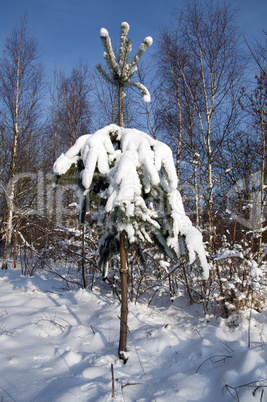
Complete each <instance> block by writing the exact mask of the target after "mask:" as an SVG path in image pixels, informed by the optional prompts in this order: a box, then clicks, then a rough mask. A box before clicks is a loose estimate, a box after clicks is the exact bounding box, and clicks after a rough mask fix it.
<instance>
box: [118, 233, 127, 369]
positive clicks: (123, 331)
mask: <svg viewBox="0 0 267 402" xmlns="http://www.w3.org/2000/svg"><path fill="white" fill-rule="evenodd" d="M120 263H121V269H120V276H121V317H120V342H119V358H120V359H122V360H123V361H124V362H125V363H126V361H127V358H126V357H125V355H124V352H126V348H127V331H128V326H127V320H128V267H127V261H126V249H125V232H124V231H123V232H121V234H120Z"/></svg>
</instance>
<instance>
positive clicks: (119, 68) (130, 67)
mask: <svg viewBox="0 0 267 402" xmlns="http://www.w3.org/2000/svg"><path fill="white" fill-rule="evenodd" d="M129 29H130V25H129V24H128V23H127V22H123V23H122V24H121V33H120V49H119V57H118V61H117V59H116V56H115V53H114V51H113V48H112V44H111V39H110V36H109V33H108V31H107V30H106V29H105V28H101V30H100V37H101V39H102V42H103V45H104V48H105V52H104V59H105V60H106V62H107V65H108V67H109V71H110V74H111V76H109V75H107V74H106V72H105V70H103V68H102V66H101V65H100V64H99V65H98V66H97V69H98V70H99V71H100V72H101V74H102V75H103V76H104V77H105V79H106V80H107V81H110V82H112V83H113V84H114V85H117V84H119V85H121V86H122V87H125V86H135V87H137V88H138V89H139V91H140V92H141V94H142V95H143V100H144V101H145V102H150V93H149V91H148V89H147V88H146V87H145V85H143V84H141V83H140V82H137V81H131V78H132V76H133V74H134V73H135V72H136V71H137V63H138V62H139V60H140V58H141V57H142V55H143V54H144V53H145V51H146V50H147V49H148V48H149V47H150V46H151V45H152V43H153V39H152V38H151V36H147V37H146V38H145V39H144V40H143V42H142V43H141V45H140V46H139V49H138V52H137V53H136V55H135V56H134V57H133V59H132V60H131V62H129V61H128V58H129V53H130V52H131V50H132V44H131V41H130V40H129V39H128V32H129ZM122 96H123V97H124V96H126V94H125V93H124V92H123V94H122Z"/></svg>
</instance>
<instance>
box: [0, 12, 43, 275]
mask: <svg viewBox="0 0 267 402" xmlns="http://www.w3.org/2000/svg"><path fill="white" fill-rule="evenodd" d="M41 89H42V67H41V65H40V64H39V62H38V47H37V42H36V41H35V39H34V38H33V37H32V36H31V34H30V32H29V30H28V27H27V18H26V17H23V18H22V19H21V20H20V22H19V23H18V24H17V26H16V27H15V28H14V29H13V31H12V33H11V34H10V36H9V37H8V38H7V39H6V43H5V46H4V51H3V57H2V59H1V63H0V94H1V100H2V105H1V107H2V111H3V115H2V126H3V136H4V137H5V140H6V141H7V144H8V153H9V161H10V162H9V165H8V179H9V189H8V193H7V194H6V195H7V200H8V202H7V213H6V225H5V252H4V258H3V264H2V268H7V260H8V256H9V251H10V246H11V241H12V233H13V217H14V203H15V197H16V189H15V176H16V174H17V173H18V172H19V170H18V160H19V158H20V152H21V149H22V147H23V146H24V145H25V143H28V144H29V141H28V140H29V136H30V135H33V133H34V132H36V135H37V131H38V121H39V117H40V110H41V109H40V108H39V101H40V97H41Z"/></svg>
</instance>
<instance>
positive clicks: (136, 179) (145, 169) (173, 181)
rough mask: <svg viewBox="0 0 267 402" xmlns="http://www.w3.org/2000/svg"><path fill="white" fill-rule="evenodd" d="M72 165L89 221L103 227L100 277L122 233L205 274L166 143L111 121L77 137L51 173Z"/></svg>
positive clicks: (60, 172)
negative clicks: (155, 246) (92, 212)
mask: <svg viewBox="0 0 267 402" xmlns="http://www.w3.org/2000/svg"><path fill="white" fill-rule="evenodd" d="M73 168H74V169H75V170H76V172H77V174H78V178H79V180H80V184H81V188H83V195H84V197H85V198H86V200H87V205H89V208H91V209H93V210H95V211H96V213H95V215H94V219H95V220H96V221H97V223H98V224H99V225H101V226H104V227H105V228H106V233H105V235H104V236H103V237H102V239H101V240H100V244H99V252H100V265H101V268H102V269H103V270H104V276H106V275H107V269H108V262H109V260H110V258H112V256H113V255H114V253H116V252H118V247H117V244H118V241H119V237H118V236H119V233H120V232H122V231H125V232H126V234H127V238H128V241H129V243H134V242H150V243H153V242H156V243H157V244H158V246H159V247H160V249H161V250H162V251H163V252H164V253H165V255H166V256H167V258H168V259H172V258H180V257H181V256H184V257H186V258H187V261H188V263H189V264H196V266H197V267H198V268H199V272H200V273H201V275H202V277H203V279H206V278H207V277H208V274H209V266H208V263H207V260H206V255H205V250H204V246H203V243H202V236H201V233H200V232H199V231H198V230H197V229H196V228H195V227H194V226H193V225H192V223H191V221H190V219H189V218H188V217H187V216H186V215H185V211H184V207H183V204H182V199H181V195H180V193H179V191H178V190H177V175H176V171H175V166H174V162H173V156H172V151H171V149H170V148H169V147H168V146H167V145H166V144H164V143H162V142H160V141H156V140H154V139H153V138H152V137H150V136H149V135H148V134H146V133H144V132H142V131H139V130H136V129H130V128H122V127H119V126H117V125H115V124H111V125H109V126H107V127H104V128H102V129H100V130H98V131H96V132H95V133H94V134H91V135H84V136H81V137H80V138H79V139H78V140H77V142H76V143H75V144H74V145H73V146H72V147H71V148H70V149H69V150H68V151H67V152H66V153H65V154H62V155H61V156H60V157H59V158H58V159H57V161H56V162H55V164H54V174H55V175H56V176H62V175H63V177H66V176H68V172H70V171H73ZM59 181H60V180H59ZM83 205H84V201H83Z"/></svg>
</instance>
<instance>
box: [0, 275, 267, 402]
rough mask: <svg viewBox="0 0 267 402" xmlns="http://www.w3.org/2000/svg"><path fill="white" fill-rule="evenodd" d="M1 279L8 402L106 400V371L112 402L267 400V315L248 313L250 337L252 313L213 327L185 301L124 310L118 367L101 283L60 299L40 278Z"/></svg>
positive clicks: (50, 281)
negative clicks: (123, 349) (124, 356)
mask: <svg viewBox="0 0 267 402" xmlns="http://www.w3.org/2000/svg"><path fill="white" fill-rule="evenodd" d="M0 274H1V276H0V334H1V335H0V359H1V364H0V386H1V388H0V396H1V398H3V401H5V402H7V401H12V400H15V401H17V402H37V401H38V402H50V401H53V402H63V401H64V402H77V401H79V402H88V401H112V400H113V398H112V397H111V390H112V382H111V364H113V365H114V377H115V399H114V400H116V401H124V400H125V401H153V400H154V397H155V398H156V400H157V401H161V402H163V401H164V402H167V401H183V402H187V401H188V402H189V401H205V402H213V401H216V402H220V401H222V402H224V401H229V402H230V401H233V400H235V399H234V398H233V396H231V395H230V393H229V391H230V392H231V393H232V394H233V395H234V396H235V398H236V400H237V396H238V398H239V400H240V401H244V402H250V401H251V402H252V401H253V402H255V401H260V400H262V401H266V400H267V399H266V394H267V389H266V388H265V389H263V388H261V387H260V385H265V386H266V385H267V382H266V378H267V367H266V361H267V346H266V341H267V320H266V318H267V315H266V312H262V313H258V312H256V311H254V310H252V312H251V322H250V329H249V321H248V318H249V316H250V311H247V312H244V313H243V315H242V316H240V317H237V316H232V317H231V318H229V319H221V318H218V319H216V318H214V317H213V316H205V314H204V313H203V309H202V306H201V305H198V304H193V305H190V304H189V302H188V300H187V299H186V297H184V295H183V294H182V293H181V294H180V295H177V296H176V297H175V298H174V301H173V302H170V301H169V299H168V298H167V297H163V296H161V297H159V298H158V299H156V298H155V299H154V301H153V303H154V304H153V305H151V306H150V307H149V308H148V307H147V303H145V301H141V302H139V303H137V305H135V304H133V303H130V305H129V320H128V322H129V330H130V333H129V335H128V352H127V353H128V356H129V360H128V362H127V364H125V365H124V364H122V362H121V361H120V360H118V358H117V347H118V339H119V319H118V316H119V302H118V300H117V299H116V297H115V296H114V295H112V294H111V292H110V289H109V287H108V286H107V285H106V284H105V283H102V282H99V284H96V285H95V287H94V288H93V291H90V290H88V289H86V290H82V289H78V288H76V289H72V290H70V291H65V290H64V287H65V283H64V282H63V281H62V280H60V279H55V277H52V275H51V274H49V273H46V272H41V273H40V271H39V273H38V272H36V273H35V276H34V277H32V278H29V277H21V276H20V271H19V270H18V269H17V270H12V269H9V270H8V271H2V272H1V273H0ZM248 335H250V348H248V339H249V337H248ZM144 372H145V374H146V377H147V378H146V377H145V375H144ZM264 380H265V381H264ZM256 381H259V382H258V383H257V382H256ZM148 383H149V384H148ZM225 384H228V386H231V387H239V388H237V389H236V391H235V390H234V389H233V388H229V391H228V390H227V389H226V387H225ZM246 384H250V387H249V386H248V385H246ZM257 386H259V388H258V389H257ZM150 387H151V389H150ZM152 392H153V394H152ZM236 392H238V394H236ZM253 392H254V395H253ZM153 395H154V396H153ZM12 398H13V399H12ZM260 398H262V399H260Z"/></svg>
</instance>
